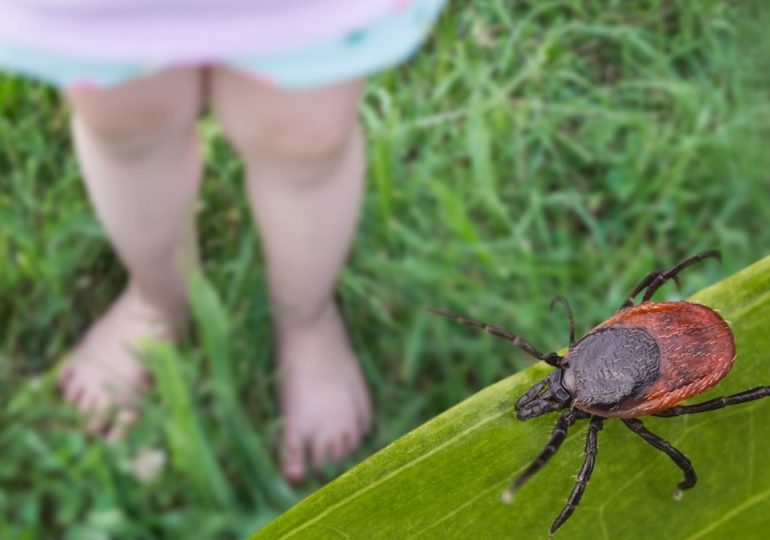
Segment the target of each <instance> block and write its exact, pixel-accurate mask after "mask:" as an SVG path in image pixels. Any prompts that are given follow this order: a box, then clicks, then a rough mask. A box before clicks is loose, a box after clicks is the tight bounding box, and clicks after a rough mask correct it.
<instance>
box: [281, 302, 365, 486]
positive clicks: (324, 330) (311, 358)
mask: <svg viewBox="0 0 770 540" xmlns="http://www.w3.org/2000/svg"><path fill="white" fill-rule="evenodd" d="M279 326H280V325H279ZM277 333H278V364H279V366H280V376H281V408H282V411H283V418H284V428H283V429H284V431H283V453H282V458H281V461H282V463H281V468H282V470H283V474H284V476H285V477H286V478H287V480H289V481H291V482H301V481H302V480H304V479H305V476H306V474H307V468H308V465H309V464H308V463H307V462H306V456H307V457H308V458H309V461H310V464H312V466H313V467H314V468H318V467H319V466H320V465H321V464H323V463H325V462H327V461H334V462H340V461H341V460H343V459H344V458H345V457H347V456H348V455H350V454H351V453H352V452H353V451H355V450H356V449H357V448H358V446H359V445H360V444H361V439H362V438H363V436H364V435H365V434H366V433H367V432H368V431H369V428H370V427H371V423H372V407H371V401H370V398H369V391H368V390H367V388H366V383H365V382H364V378H363V376H362V374H361V369H360V367H359V366H358V361H357V360H356V358H355V356H354V354H353V351H352V350H351V348H350V344H349V342H348V337H347V333H346V331H345V327H344V323H343V322H342V319H341V317H340V314H339V311H338V310H337V307H336V306H335V305H333V304H331V305H330V306H329V308H328V309H327V310H326V311H325V313H324V314H323V315H322V316H321V317H319V319H318V320H317V321H314V322H313V323H311V324H308V325H304V326H295V327H289V328H285V329H283V330H280V329H279V331H278V332H277Z"/></svg>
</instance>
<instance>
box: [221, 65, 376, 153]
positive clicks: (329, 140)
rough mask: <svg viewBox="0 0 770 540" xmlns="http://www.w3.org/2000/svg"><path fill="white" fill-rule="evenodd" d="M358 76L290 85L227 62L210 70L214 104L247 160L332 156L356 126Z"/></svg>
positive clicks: (225, 128) (359, 85)
mask: <svg viewBox="0 0 770 540" xmlns="http://www.w3.org/2000/svg"><path fill="white" fill-rule="evenodd" d="M362 86H363V84H362V81H361V80H360V79H355V80H350V81H345V82H341V83H336V84H333V85H329V86H325V87H321V88H313V89H303V90H294V89H292V90H288V89H282V88H277V87H275V86H272V85H270V84H268V83H265V82H262V81H260V80H259V79H257V78H255V77H252V76H250V75H248V74H245V73H242V72H238V71H234V70H233V69H231V68H227V67H216V68H213V69H212V71H211V81H210V91H211V105H212V108H213V111H214V114H215V115H216V117H217V119H218V120H219V122H220V124H221V126H222V130H223V132H224V134H225V136H226V137H227V138H228V139H229V140H230V142H231V143H232V144H233V146H234V147H235V148H236V150H238V152H239V153H241V154H242V155H243V156H244V158H245V159H247V160H248V159H249V158H254V159H267V160H271V159H288V160H300V161H317V160H324V159H326V158H328V157H332V156H334V155H335V154H337V153H338V151H340V150H341V149H342V148H343V147H344V146H345V145H346V144H347V142H348V140H349V138H350V135H351V133H352V131H353V130H354V129H355V127H356V126H357V119H358V104H359V101H360V97H361V89H362Z"/></svg>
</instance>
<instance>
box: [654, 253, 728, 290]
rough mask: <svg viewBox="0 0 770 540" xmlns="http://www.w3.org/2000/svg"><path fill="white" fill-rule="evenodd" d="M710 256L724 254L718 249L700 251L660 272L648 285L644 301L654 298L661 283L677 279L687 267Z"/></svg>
mask: <svg viewBox="0 0 770 540" xmlns="http://www.w3.org/2000/svg"><path fill="white" fill-rule="evenodd" d="M709 257H714V258H716V259H720V260H721V258H722V254H721V253H720V252H719V250H716V249H710V250H708V251H704V252H703V253H698V254H697V255H693V256H692V257H690V258H689V259H685V260H683V261H682V262H680V263H679V264H677V265H676V266H674V267H673V268H671V269H669V270H666V271H665V272H661V273H660V274H658V275H657V276H656V277H655V279H653V280H652V283H650V286H649V287H647V291H646V292H645V293H644V296H643V297H642V302H647V301H648V300H649V299H650V298H652V295H653V294H655V291H657V290H658V289H659V288H660V286H661V285H663V284H664V283H665V282H666V281H668V280H669V279H676V276H677V275H678V274H679V272H681V271H682V270H684V269H685V268H687V267H688V266H692V265H693V264H696V263H698V262H700V261H702V260H703V259H707V258H709Z"/></svg>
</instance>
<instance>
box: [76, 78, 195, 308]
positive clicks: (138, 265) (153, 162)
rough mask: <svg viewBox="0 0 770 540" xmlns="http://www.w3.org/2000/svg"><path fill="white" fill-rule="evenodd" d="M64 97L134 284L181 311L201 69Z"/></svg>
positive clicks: (99, 204)
mask: <svg viewBox="0 0 770 540" xmlns="http://www.w3.org/2000/svg"><path fill="white" fill-rule="evenodd" d="M67 98H68V100H69V102H70V104H71V106H72V108H73V111H74V115H73V133H74V140H75V144H76V148H77V154H78V157H79V159H80V164H81V168H82V171H83V175H84V179H85V182H86V185H87V188H88V192H89V195H90V197H91V200H92V203H93V205H94V207H95V209H96V213H97V215H98V216H99V219H100V220H101V222H102V224H103V226H104V228H105V229H106V231H107V234H108V235H109V237H110V240H111V241H112V243H113V247H114V248H115V250H116V251H117V253H118V255H119V256H120V258H121V260H122V261H123V264H125V266H126V268H127V269H128V272H129V274H130V277H131V286H132V287H135V288H136V289H137V291H138V293H139V294H141V295H142V297H143V298H144V299H145V300H146V301H147V302H149V303H155V304H157V305H158V307H161V308H165V309H175V308H177V307H178V306H179V303H180V302H183V299H184V295H185V286H184V282H183V279H182V269H183V267H184V266H186V265H187V266H189V265H190V264H191V263H193V262H194V260H195V254H194V250H195V248H194V242H193V238H192V232H193V231H192V228H191V218H192V210H193V204H194V201H195V198H196V195H197V192H198V188H199V184H200V176H201V163H200V155H199V148H198V137H197V132H196V123H197V119H198V114H199V112H200V109H201V107H202V103H203V81H202V73H201V71H200V70H199V69H192V68H179V69H172V70H168V71H165V72H162V73H159V74H157V75H154V76H150V77H147V78H144V79H140V80H137V81H134V82H131V83H128V84H124V85H122V86H119V87H117V88H114V89H109V90H103V91H99V90H97V91H90V90H80V91H70V92H68V93H67ZM188 270H189V268H188Z"/></svg>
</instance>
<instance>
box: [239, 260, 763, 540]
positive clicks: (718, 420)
mask: <svg viewBox="0 0 770 540" xmlns="http://www.w3.org/2000/svg"><path fill="white" fill-rule="evenodd" d="M694 299H695V300H697V301H700V302H703V303H705V304H708V305H710V306H712V307H714V308H716V309H718V310H720V312H721V313H722V314H723V316H724V317H725V318H726V319H727V320H728V321H730V323H731V325H732V328H733V330H734V332H735V337H736V342H737V350H738V358H737V360H736V364H735V366H734V368H733V370H732V372H731V373H730V374H729V375H728V376H727V378H726V379H725V380H724V381H722V382H721V383H720V384H719V385H717V387H716V388H714V389H712V390H710V391H709V392H707V393H705V394H703V395H701V396H698V397H697V398H695V399H693V400H692V402H699V401H703V400H705V399H709V398H712V397H715V396H718V395H727V394H731V393H735V392H738V391H741V390H744V389H748V388H752V387H755V386H759V385H763V384H770V358H768V352H767V351H768V350H770V332H769V331H768V330H769V329H770V257H768V258H766V259H764V260H762V261H760V262H759V263H757V264H755V265H753V266H751V267H749V268H748V269H746V270H744V271H742V272H740V273H738V274H736V275H734V276H732V277H730V278H728V279H726V280H724V281H722V282H721V283H719V284H717V285H715V286H713V287H710V288H708V289H705V290H703V291H701V292H699V293H698V294H696V295H695V296H694ZM458 331H459V330H458ZM479 339H494V338H491V337H488V336H481V335H480V336H479ZM550 370H551V368H549V367H548V366H546V365H544V364H542V363H540V364H537V365H535V366H533V367H531V368H529V369H527V370H526V371H523V372H521V373H518V374H516V375H514V376H512V377H509V378H507V379H505V380H503V381H500V382H499V383H497V384H494V385H492V386H490V387H488V388H486V389H484V390H482V391H481V392H479V393H477V394H476V395H474V396H472V397H471V398H469V399H467V400H466V401H464V402H462V403H460V404H459V405H457V406H456V407H454V408H452V409H450V410H448V411H447V412H445V413H444V414H442V415H440V416H439V417H437V418H435V419H434V420H432V421H430V422H428V423H427V424H425V425H423V426H421V427H420V428H418V429H416V430H415V431H413V432H412V433H409V434H407V435H406V436H404V437H402V438H401V439H399V440H397V441H396V442H394V443H393V444H391V445H390V446H388V447H386V448H385V449H384V450H382V451H381V452H379V453H377V454H375V455H374V456H372V457H371V458H369V459H368V460H366V461H364V462H363V463H361V464H360V465H358V466H357V467H355V468H354V469H352V470H351V471H349V472H348V473H347V474H345V475H344V476H342V477H340V478H338V479H337V480H335V481H334V482H332V483H330V484H329V485H327V486H326V487H325V488H323V489H321V490H319V491H318V492H316V493H314V494H313V495H311V496H310V497H308V498H307V499H306V500H305V501H303V502H302V503H300V504H298V505H297V506H295V507H294V508H292V509H291V510H289V511H288V512H286V513H285V514H284V515H282V516H281V517H280V518H278V519H277V520H276V521H275V522H273V523H272V524H271V525H270V526H268V527H267V528H266V529H264V530H262V531H260V532H258V533H257V534H255V535H254V536H253V537H252V540H260V539H263V538H270V539H277V538H367V539H368V538H407V537H408V538H419V537H422V538H527V539H530V538H531V539H537V538H547V537H548V528H549V526H550V524H551V522H552V521H553V519H554V518H555V516H556V515H557V514H558V513H559V511H560V510H561V508H562V506H563V505H564V503H565V501H566V498H567V496H568V494H569V492H570V490H571V489H572V485H573V483H574V479H575V475H576V473H577V471H578V469H579V468H580V465H581V464H582V460H583V447H584V444H585V442H584V440H585V434H586V427H587V422H585V421H583V422H581V423H579V424H578V425H577V426H575V427H574V428H573V429H572V430H571V431H570V433H569V435H568V437H567V440H566V441H565V443H564V445H563V446H562V449H561V450H560V451H559V453H558V454H556V455H555V456H554V458H553V459H552V461H551V462H550V463H549V464H548V465H547V466H546V467H545V468H544V469H543V470H542V471H540V472H539V473H538V474H536V475H535V476H534V477H533V478H532V479H531V480H530V481H529V482H528V483H527V484H526V485H525V486H524V487H523V488H522V489H521V490H520V491H519V492H518V494H517V497H516V499H515V500H514V502H513V504H512V505H506V504H503V503H502V502H501V500H500V493H501V491H502V490H503V489H504V488H505V486H506V485H507V483H508V482H509V481H510V480H511V479H512V478H513V477H514V476H516V474H517V473H518V472H520V471H521V470H522V468H523V467H525V466H526V465H527V464H529V462H530V461H531V460H532V459H533V458H534V456H535V455H536V454H537V452H538V451H539V450H540V449H541V448H542V447H543V446H544V445H545V442H546V440H547V439H548V436H549V434H550V430H551V426H552V425H553V423H554V421H555V419H556V415H555V414H553V415H547V416H546V417H544V418H543V417H541V418H538V419H534V420H531V421H528V422H520V421H517V420H516V419H515V418H514V417H513V415H512V414H511V412H512V410H513V405H514V402H515V401H516V399H517V398H518V397H519V396H520V395H521V394H522V393H523V392H524V391H525V390H526V389H527V388H529V387H530V386H531V385H532V384H533V383H534V382H535V381H537V380H538V379H540V378H541V377H543V375H544V374H546V373H548V372H549V371H550ZM768 415H770V400H759V401H755V402H752V403H747V404H743V405H737V406H734V407H729V408H726V409H722V410H718V411H714V412H710V413H705V414H700V415H692V416H683V417H679V418H651V417H648V418H646V419H645V420H644V422H645V424H646V425H647V426H648V427H649V428H650V429H651V430H652V431H653V432H655V433H657V434H659V435H660V436H662V437H664V438H665V439H667V440H669V441H670V442H671V443H672V444H674V445H675V446H676V447H677V448H679V449H680V450H682V451H683V452H684V453H685V454H686V455H687V456H688V457H690V459H691V460H692V463H693V465H694V467H695V470H696V472H697V473H698V483H697V485H696V486H695V487H694V488H693V489H691V490H689V491H687V492H685V493H684V497H683V498H682V500H681V501H675V500H674V499H673V498H672V495H673V493H674V490H675V486H676V484H677V483H678V482H679V481H680V480H681V479H682V473H681V472H680V470H679V469H678V468H677V467H676V466H674V465H673V463H671V461H670V460H669V458H668V457H667V456H666V455H664V454H662V453H661V452H659V451H657V450H655V449H654V448H652V447H651V446H649V445H648V444H647V443H645V442H644V441H643V440H642V439H641V438H639V437H638V436H637V435H636V434H634V433H632V432H630V431H629V430H628V429H626V428H625V426H624V425H623V424H622V423H621V422H619V421H617V420H609V421H607V422H606V423H605V428H604V430H603V431H601V432H600V433H599V453H598V456H597V462H596V468H595V469H594V474H593V478H592V480H591V482H590V484H589V485H588V488H587V489H586V492H585V495H584V497H583V500H582V502H581V504H580V506H579V507H578V509H577V511H576V512H575V514H574V515H573V516H572V518H570V520H569V521H568V522H567V523H566V524H565V525H564V527H563V528H562V529H561V530H559V531H558V533H557V535H556V537H557V538H559V537H561V538H570V539H581V538H591V539H595V538H600V539H601V538H608V539H609V538H623V539H635V538H639V539H650V538H660V539H664V538H665V539H667V540H670V539H688V540H695V539H701V538H704V539H705V538H719V539H722V538H760V537H764V536H763V535H764V534H765V533H764V532H763V531H767V530H770V512H767V511H766V510H765V509H766V507H767V504H768V501H770V452H768V451H767V441H768V440H770V422H768V421H767V418H768Z"/></svg>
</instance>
